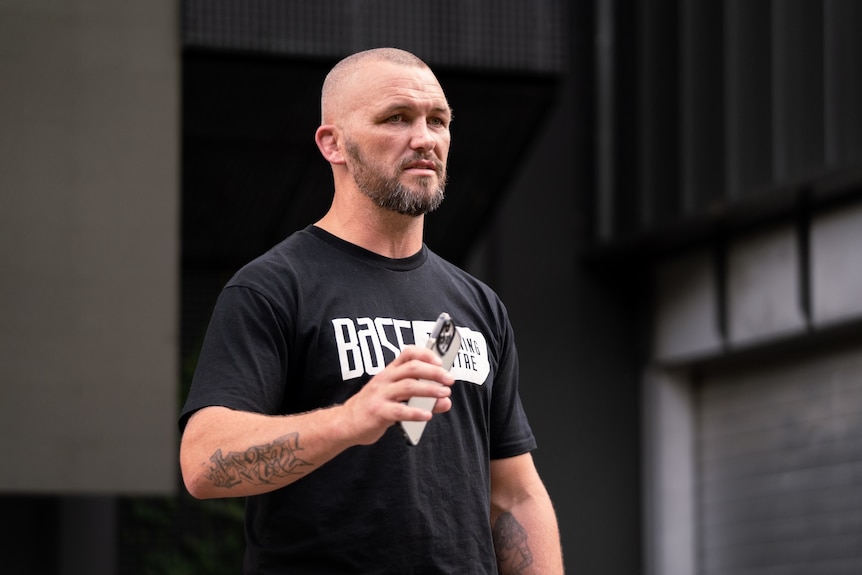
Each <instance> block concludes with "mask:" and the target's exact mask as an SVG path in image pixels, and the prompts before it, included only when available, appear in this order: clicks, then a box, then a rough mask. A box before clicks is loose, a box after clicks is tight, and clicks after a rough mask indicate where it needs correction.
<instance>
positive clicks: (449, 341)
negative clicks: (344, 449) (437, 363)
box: [401, 313, 461, 445]
mask: <svg viewBox="0 0 862 575" xmlns="http://www.w3.org/2000/svg"><path fill="white" fill-rule="evenodd" d="M460 346H461V335H460V334H459V333H458V330H457V328H456V327H455V322H454V321H452V318H451V317H449V314H447V313H441V314H440V316H439V317H438V318H437V323H435V324H434V328H433V329H432V330H431V335H430V337H429V338H428V344H427V347H428V348H429V349H432V350H434V351H435V353H437V356H438V357H439V358H440V360H441V361H442V362H443V369H447V370H448V369H452V364H454V363H455V357H456V356H457V355H458V348H459V347H460ZM435 403H437V398H435V397H412V398H410V400H409V401H408V402H407V405H409V406H411V407H419V408H421V409H424V410H426V411H431V410H432V409H434V404H435ZM427 423H428V422H427V421H402V422H401V429H402V431H403V432H404V436H405V437H406V438H407V441H408V443H410V444H411V445H417V444H418V443H419V440H420V439H421V438H422V433H423V432H424V431H425V425H426V424H427Z"/></svg>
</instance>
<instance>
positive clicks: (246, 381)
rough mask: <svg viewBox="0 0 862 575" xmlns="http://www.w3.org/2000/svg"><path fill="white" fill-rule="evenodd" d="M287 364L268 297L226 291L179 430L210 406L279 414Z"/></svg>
mask: <svg viewBox="0 0 862 575" xmlns="http://www.w3.org/2000/svg"><path fill="white" fill-rule="evenodd" d="M287 360H288V358H287V345H286V343H285V334H284V329H283V326H282V325H281V323H280V322H279V318H278V315H277V314H276V313H275V311H274V310H273V307H272V305H271V304H270V302H269V301H268V300H267V298H265V297H264V296H263V295H262V294H260V293H258V292H257V291H255V290H253V289H251V288H247V287H243V286H228V287H226V288H225V289H224V290H223V291H222V293H221V294H220V295H219V298H218V300H217V302H216V305H215V309H214V311H213V315H212V318H211V320H210V324H209V327H208V328H207V332H206V335H205V337H204V341H203V345H202V347H201V352H200V356H199V358H198V363H197V367H196V368H195V374H194V377H193V379H192V384H191V388H190V390H189V395H188V398H187V399H186V402H185V405H184V406H183V409H182V411H181V413H180V420H179V426H180V431H182V430H184V429H185V425H186V423H187V422H188V418H189V417H190V416H191V415H192V414H193V413H194V412H195V411H197V410H199V409H202V408H204V407H209V406H213V405H218V406H223V407H228V408H231V409H236V410H240V411H251V412H256V413H265V414H275V413H277V411H278V409H279V407H280V406H281V402H282V396H283V393H284V382H285V380H286V372H287Z"/></svg>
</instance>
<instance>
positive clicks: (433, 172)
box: [342, 62, 451, 216]
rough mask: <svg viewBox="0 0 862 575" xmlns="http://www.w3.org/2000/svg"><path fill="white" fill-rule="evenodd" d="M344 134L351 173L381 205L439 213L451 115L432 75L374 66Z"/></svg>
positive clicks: (407, 212)
mask: <svg viewBox="0 0 862 575" xmlns="http://www.w3.org/2000/svg"><path fill="white" fill-rule="evenodd" d="M361 84H362V86H357V91H356V92H355V93H356V94H357V96H358V97H357V100H358V102H357V103H358V106H357V108H356V109H355V111H354V113H353V114H352V115H351V117H350V121H349V122H348V123H347V124H346V129H345V130H344V140H343V142H342V143H343V146H344V152H345V160H346V164H347V168H348V170H349V171H350V173H351V175H352V176H353V179H354V181H355V182H356V185H357V187H358V188H359V190H360V191H361V192H362V193H363V194H365V195H366V196H368V197H369V198H371V199H372V200H373V201H374V202H375V203H376V204H377V205H379V206H381V207H383V208H386V209H388V210H392V211H395V212H398V213H400V214H404V215H408V216H419V215H422V214H425V213H428V212H430V211H433V210H434V209H436V208H437V207H438V206H439V205H440V203H441V202H442V201H443V192H444V188H445V186H446V159H447V156H448V153H449V141H450V134H449V122H450V120H451V112H450V110H449V105H448V103H447V102H446V98H445V96H444V94H443V90H442V88H441V87H440V85H439V83H438V82H437V80H436V78H435V77H434V75H433V74H432V73H431V71H430V70H427V69H424V68H416V67H412V66H401V65H397V64H392V63H388V62H385V63H384V62H373V63H370V64H369V68H368V71H367V72H366V73H365V74H363V76H362V80H361Z"/></svg>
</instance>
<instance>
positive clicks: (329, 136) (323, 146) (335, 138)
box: [314, 125, 345, 164]
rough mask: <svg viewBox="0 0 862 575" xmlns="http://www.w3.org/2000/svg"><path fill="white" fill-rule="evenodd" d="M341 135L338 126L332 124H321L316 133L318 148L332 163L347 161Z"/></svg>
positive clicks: (315, 139)
mask: <svg viewBox="0 0 862 575" xmlns="http://www.w3.org/2000/svg"><path fill="white" fill-rule="evenodd" d="M339 136H340V134H339V132H338V128H336V127H335V126H332V125H323V126H320V127H319V128H317V131H316V132H315V133H314V141H315V142H316V143H317V148H318V149H319V150H320V153H321V154H323V157H324V158H326V161H327V162H329V163H330V164H344V163H345V161H344V154H343V153H342V150H341V142H340V137H339Z"/></svg>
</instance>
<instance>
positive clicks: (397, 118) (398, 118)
mask: <svg viewBox="0 0 862 575" xmlns="http://www.w3.org/2000/svg"><path fill="white" fill-rule="evenodd" d="M389 121H390V122H392V123H398V122H402V121H404V116H403V115H402V114H395V115H394V116H389Z"/></svg>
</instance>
